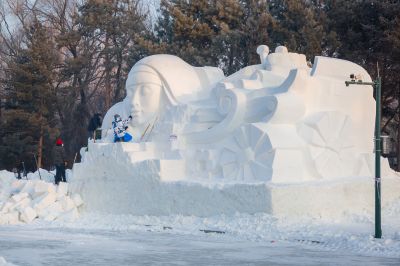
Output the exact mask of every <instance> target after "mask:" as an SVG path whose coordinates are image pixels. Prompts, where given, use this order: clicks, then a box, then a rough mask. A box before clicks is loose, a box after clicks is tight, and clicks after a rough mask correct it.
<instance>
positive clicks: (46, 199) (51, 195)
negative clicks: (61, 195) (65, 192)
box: [32, 191, 56, 211]
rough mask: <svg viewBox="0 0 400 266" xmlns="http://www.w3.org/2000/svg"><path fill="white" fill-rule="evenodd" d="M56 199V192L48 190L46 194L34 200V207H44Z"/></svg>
mask: <svg viewBox="0 0 400 266" xmlns="http://www.w3.org/2000/svg"><path fill="white" fill-rule="evenodd" d="M55 201H56V193H55V192H54V191H53V192H46V193H45V194H44V195H42V196H40V197H38V198H36V199H34V200H33V202H32V203H33V207H34V208H35V209H36V211H37V210H38V209H44V208H46V207H48V206H49V205H50V204H52V203H53V202H55Z"/></svg>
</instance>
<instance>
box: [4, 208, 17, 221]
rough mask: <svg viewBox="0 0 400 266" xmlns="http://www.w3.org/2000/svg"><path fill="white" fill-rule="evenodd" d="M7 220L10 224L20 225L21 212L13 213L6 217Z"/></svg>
mask: <svg viewBox="0 0 400 266" xmlns="http://www.w3.org/2000/svg"><path fill="white" fill-rule="evenodd" d="M4 217H5V220H6V222H7V223H8V224H17V223H19V212H17V211H13V212H9V213H7V214H5V215H4Z"/></svg>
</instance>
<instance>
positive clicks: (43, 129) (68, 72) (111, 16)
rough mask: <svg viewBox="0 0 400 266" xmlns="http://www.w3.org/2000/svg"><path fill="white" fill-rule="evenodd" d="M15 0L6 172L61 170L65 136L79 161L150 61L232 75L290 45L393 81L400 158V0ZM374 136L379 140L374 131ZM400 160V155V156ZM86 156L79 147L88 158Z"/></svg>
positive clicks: (1, 16)
mask: <svg viewBox="0 0 400 266" xmlns="http://www.w3.org/2000/svg"><path fill="white" fill-rule="evenodd" d="M148 3H149V1H144V0H142V1H141V0H36V1H30V0H19V1H14V0H4V1H3V2H2V6H1V10H0V23H1V32H0V60H1V61H0V62H1V66H0V169H4V168H6V169H11V168H13V167H14V166H16V165H17V164H18V163H19V161H24V162H25V165H26V166H27V168H28V169H29V170H34V169H35V168H36V163H35V160H34V157H33V155H36V157H37V158H38V164H39V165H40V166H41V167H44V168H50V167H51V166H52V164H53V162H52V157H51V149H52V147H53V145H54V142H55V139H56V137H58V136H61V137H62V138H63V139H64V142H65V146H66V150H67V153H68V155H69V158H70V161H71V162H72V161H73V160H74V157H75V154H76V153H77V152H78V153H79V149H80V148H81V147H83V146H85V145H86V144H87V138H88V133H87V125H88V122H89V119H90V117H91V116H92V115H93V114H95V113H101V114H105V112H106V111H107V110H108V108H109V107H110V106H112V105H113V104H114V103H116V102H118V101H120V100H121V99H122V98H123V97H124V96H125V94H124V93H125V92H124V85H125V79H126V76H127V73H128V71H129V69H130V68H131V67H132V65H133V64H135V62H137V61H138V60H140V59H141V58H143V57H145V56H147V55H151V54H156V53H169V54H175V55H178V56H179V57H181V58H182V59H184V60H185V61H187V62H188V63H190V64H192V65H195V66H204V65H211V66H219V67H221V68H222V69H223V70H224V72H225V74H227V75H228V74H232V73H234V72H235V71H237V70H239V69H240V68H242V67H244V66H247V65H250V64H258V63H259V57H258V55H257V54H256V48H257V46H258V45H260V44H266V45H268V46H269V47H270V49H271V50H273V49H274V48H275V47H276V46H278V45H285V46H287V47H288V49H289V51H294V52H298V53H304V54H305V55H306V56H307V59H308V60H310V61H311V62H312V60H313V58H314V56H316V55H325V56H332V57H338V58H343V59H348V60H351V61H353V62H356V63H358V64H360V65H362V66H363V67H364V68H366V69H367V71H368V72H369V73H370V74H371V76H372V77H376V75H377V68H376V65H377V63H378V64H379V67H380V75H381V76H382V80H383V122H382V130H383V132H384V133H386V134H388V135H390V136H391V137H392V138H393V140H394V144H395V151H394V152H395V154H397V156H400V153H399V152H397V151H400V127H399V119H400V109H399V104H398V103H399V100H400V75H399V74H398V73H399V72H400V1H395V0H392V1H389V0H354V1H348V0H326V1H324V0H270V1H267V0H247V1H243V0H196V1H194V0H193V1H190V0H161V3H160V6H159V10H158V13H157V16H154V14H153V12H152V9H151V8H150V7H148ZM371 141H372V140H371ZM399 159H400V158H399ZM78 160H79V156H78Z"/></svg>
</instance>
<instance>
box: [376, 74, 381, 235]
mask: <svg viewBox="0 0 400 266" xmlns="http://www.w3.org/2000/svg"><path fill="white" fill-rule="evenodd" d="M375 96H376V97H375V101H376V116H375V238H381V237H382V227H381V78H380V77H378V79H377V80H376V81H375Z"/></svg>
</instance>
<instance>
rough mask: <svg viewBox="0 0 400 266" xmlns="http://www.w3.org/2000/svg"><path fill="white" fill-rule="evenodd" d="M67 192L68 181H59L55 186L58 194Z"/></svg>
mask: <svg viewBox="0 0 400 266" xmlns="http://www.w3.org/2000/svg"><path fill="white" fill-rule="evenodd" d="M67 193H68V183H65V182H60V183H59V184H58V187H57V194H58V195H67Z"/></svg>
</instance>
